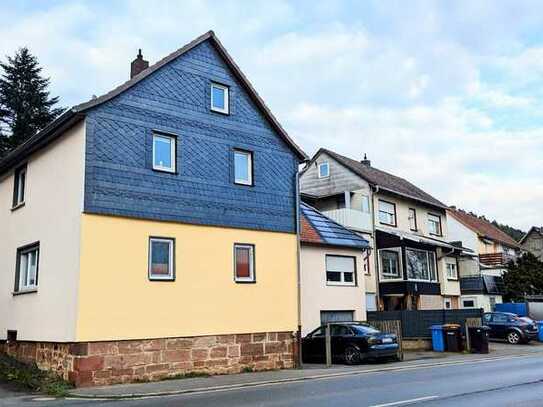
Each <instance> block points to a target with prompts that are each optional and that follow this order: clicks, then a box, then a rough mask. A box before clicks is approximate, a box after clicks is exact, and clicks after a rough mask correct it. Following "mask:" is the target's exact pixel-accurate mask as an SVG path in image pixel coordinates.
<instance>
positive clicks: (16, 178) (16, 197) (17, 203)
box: [11, 163, 28, 210]
mask: <svg viewBox="0 0 543 407" xmlns="http://www.w3.org/2000/svg"><path fill="white" fill-rule="evenodd" d="M27 167H28V166H27V164H26V163H25V164H23V165H20V166H19V167H17V168H16V169H15V171H14V172H13V200H12V203H11V209H12V210H15V209H17V208H20V207H21V206H24V205H25V200H26V185H27V181H28V177H27V174H28V168H27ZM21 174H24V182H23V185H22V197H21Z"/></svg>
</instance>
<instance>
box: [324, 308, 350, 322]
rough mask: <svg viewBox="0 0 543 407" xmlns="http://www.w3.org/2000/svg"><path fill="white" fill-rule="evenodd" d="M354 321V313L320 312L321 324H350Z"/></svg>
mask: <svg viewBox="0 0 543 407" xmlns="http://www.w3.org/2000/svg"><path fill="white" fill-rule="evenodd" d="M353 320H354V311H321V324H327V323H328V322H350V321H353Z"/></svg>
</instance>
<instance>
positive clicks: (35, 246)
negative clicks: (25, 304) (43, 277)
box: [13, 242, 40, 295]
mask: <svg viewBox="0 0 543 407" xmlns="http://www.w3.org/2000/svg"><path fill="white" fill-rule="evenodd" d="M31 252H36V276H35V282H34V284H33V285H25V286H21V271H22V270H21V258H22V256H23V255H26V254H28V253H31ZM15 261H16V263H15V284H14V287H13V295H19V294H27V293H34V292H37V291H38V284H39V272H40V242H34V243H30V244H27V245H24V246H21V247H18V248H17V255H16V260H15ZM28 264H29V263H28V262H27V270H26V271H25V273H28Z"/></svg>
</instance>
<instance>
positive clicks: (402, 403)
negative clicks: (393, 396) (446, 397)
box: [370, 396, 438, 407]
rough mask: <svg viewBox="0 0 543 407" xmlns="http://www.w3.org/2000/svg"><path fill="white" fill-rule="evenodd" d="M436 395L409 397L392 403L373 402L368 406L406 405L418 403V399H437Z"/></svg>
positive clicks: (388, 406) (389, 406)
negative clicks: (373, 403)
mask: <svg viewBox="0 0 543 407" xmlns="http://www.w3.org/2000/svg"><path fill="white" fill-rule="evenodd" d="M437 398H438V396H426V397H419V398H417V399H409V400H402V401H395V402H393V403H385V404H375V405H373V406H370V407H391V406H401V405H407V404H413V403H418V402H419V401H426V400H433V399H437Z"/></svg>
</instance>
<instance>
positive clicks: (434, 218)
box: [428, 213, 441, 236]
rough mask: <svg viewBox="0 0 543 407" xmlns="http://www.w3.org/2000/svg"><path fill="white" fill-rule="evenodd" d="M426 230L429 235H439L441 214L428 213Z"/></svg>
mask: <svg viewBox="0 0 543 407" xmlns="http://www.w3.org/2000/svg"><path fill="white" fill-rule="evenodd" d="M428 232H429V233H430V234H431V235H436V236H441V216H439V215H434V214H433V213H429V214H428Z"/></svg>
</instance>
